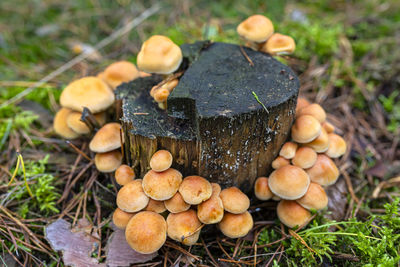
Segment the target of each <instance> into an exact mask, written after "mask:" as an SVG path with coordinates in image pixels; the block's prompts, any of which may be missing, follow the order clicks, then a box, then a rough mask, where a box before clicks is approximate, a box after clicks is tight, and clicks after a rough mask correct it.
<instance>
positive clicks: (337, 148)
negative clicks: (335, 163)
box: [325, 133, 347, 158]
mask: <svg viewBox="0 0 400 267" xmlns="http://www.w3.org/2000/svg"><path fill="white" fill-rule="evenodd" d="M328 138H329V148H328V150H327V151H326V152H325V154H326V155H328V156H329V157H331V158H338V157H340V156H342V155H344V153H346V149H347V144H346V141H344V139H343V138H342V137H341V136H339V135H337V134H334V133H330V134H328Z"/></svg>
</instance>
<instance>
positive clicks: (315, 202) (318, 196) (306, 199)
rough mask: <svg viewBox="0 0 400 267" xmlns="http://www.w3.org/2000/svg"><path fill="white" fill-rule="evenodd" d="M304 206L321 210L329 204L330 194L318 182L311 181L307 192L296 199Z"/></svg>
mask: <svg viewBox="0 0 400 267" xmlns="http://www.w3.org/2000/svg"><path fill="white" fill-rule="evenodd" d="M296 201H297V203H299V204H300V205H301V206H303V208H305V209H308V210H311V209H314V210H321V209H323V208H325V207H326V206H328V196H327V195H326V192H325V190H324V189H323V188H322V186H320V185H319V184H317V183H313V182H311V183H310V186H309V187H308V190H307V193H306V194H305V195H304V196H302V197H301V198H299V199H297V200H296Z"/></svg>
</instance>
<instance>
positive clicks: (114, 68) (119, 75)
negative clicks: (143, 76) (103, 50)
mask: <svg viewBox="0 0 400 267" xmlns="http://www.w3.org/2000/svg"><path fill="white" fill-rule="evenodd" d="M102 78H103V80H104V81H105V82H106V83H107V84H108V85H109V86H110V87H111V88H112V89H115V88H117V87H118V85H120V84H121V83H124V82H130V81H132V80H134V79H136V78H139V71H138V70H137V68H136V66H135V65H134V64H133V63H131V62H128V61H117V62H114V63H112V64H111V65H109V66H108V67H107V68H106V69H105V70H104V72H103V75H102Z"/></svg>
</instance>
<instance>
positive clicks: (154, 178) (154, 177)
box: [143, 168, 182, 200]
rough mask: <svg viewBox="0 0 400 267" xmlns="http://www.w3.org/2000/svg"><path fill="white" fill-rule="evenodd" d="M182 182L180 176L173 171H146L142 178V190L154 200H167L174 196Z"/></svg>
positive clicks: (177, 172)
mask: <svg viewBox="0 0 400 267" xmlns="http://www.w3.org/2000/svg"><path fill="white" fill-rule="evenodd" d="M181 182H182V174H181V173H180V172H179V171H177V170H175V169H172V168H170V169H168V170H166V171H163V172H155V171H153V170H150V171H148V172H147V173H146V174H145V176H144V177H143V190H144V192H145V193H146V195H148V196H149V197H151V198H152V199H154V200H167V199H170V198H171V197H173V196H174V195H175V193H176V192H177V191H178V189H179V186H180V184H181Z"/></svg>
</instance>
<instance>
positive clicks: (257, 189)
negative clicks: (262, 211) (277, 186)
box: [254, 177, 274, 200]
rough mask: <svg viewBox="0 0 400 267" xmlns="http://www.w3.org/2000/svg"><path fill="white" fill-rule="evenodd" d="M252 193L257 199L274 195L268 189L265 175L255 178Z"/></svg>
mask: <svg viewBox="0 0 400 267" xmlns="http://www.w3.org/2000/svg"><path fill="white" fill-rule="evenodd" d="M254 194H255V195H256V198H258V199H259V200H269V199H271V198H272V197H273V196H274V193H272V191H271V190H270V189H269V186H268V178H267V177H258V178H257V180H256V182H255V183H254Z"/></svg>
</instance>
